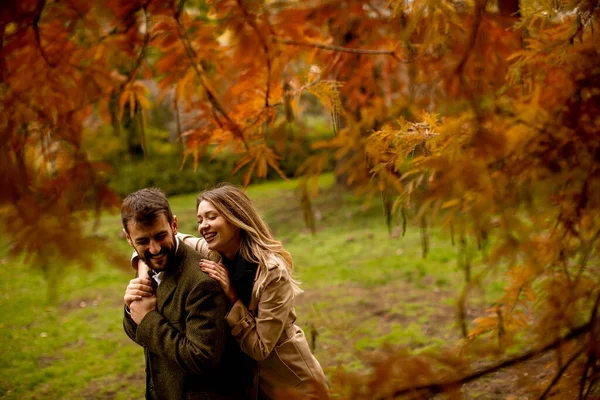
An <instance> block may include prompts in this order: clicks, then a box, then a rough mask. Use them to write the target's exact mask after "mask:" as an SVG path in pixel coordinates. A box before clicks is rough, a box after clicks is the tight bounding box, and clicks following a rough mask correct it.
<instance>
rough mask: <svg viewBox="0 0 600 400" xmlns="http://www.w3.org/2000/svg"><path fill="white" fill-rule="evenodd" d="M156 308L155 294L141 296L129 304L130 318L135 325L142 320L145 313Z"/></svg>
mask: <svg viewBox="0 0 600 400" xmlns="http://www.w3.org/2000/svg"><path fill="white" fill-rule="evenodd" d="M155 309H156V296H152V297H142V298H141V300H136V301H133V302H132V303H131V305H130V306H129V311H130V312H131V319H132V320H133V322H135V323H136V324H137V325H139V324H140V322H142V320H143V319H144V317H145V316H146V314H148V313H149V312H150V311H152V310H155Z"/></svg>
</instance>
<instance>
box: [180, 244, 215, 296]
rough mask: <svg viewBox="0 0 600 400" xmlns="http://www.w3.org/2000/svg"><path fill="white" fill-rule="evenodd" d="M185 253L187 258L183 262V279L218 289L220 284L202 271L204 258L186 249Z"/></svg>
mask: <svg viewBox="0 0 600 400" xmlns="http://www.w3.org/2000/svg"><path fill="white" fill-rule="evenodd" d="M184 251H185V257H184V258H183V260H182V266H181V279H182V280H183V281H189V282H191V283H196V284H202V285H203V286H204V285H208V286H215V288H217V289H218V286H219V285H218V283H217V282H216V281H215V280H214V279H212V278H211V277H210V276H208V275H207V274H206V273H205V272H203V271H202V270H201V269H200V260H201V259H202V256H201V255H200V254H198V253H197V252H195V251H193V250H191V249H185V250H184ZM215 284H216V285H215Z"/></svg>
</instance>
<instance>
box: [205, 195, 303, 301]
mask: <svg viewBox="0 0 600 400" xmlns="http://www.w3.org/2000/svg"><path fill="white" fill-rule="evenodd" d="M203 200H206V201H209V202H210V203H211V204H212V205H213V206H214V207H215V208H216V209H217V211H218V212H219V214H221V216H222V217H223V218H225V220H226V221H227V222H229V223H230V224H232V225H233V226H235V227H237V228H239V229H240V238H241V245H240V249H239V252H240V256H242V257H243V258H244V259H245V260H247V261H250V262H253V263H257V264H258V270H257V275H258V280H257V281H256V285H255V287H254V291H255V293H256V295H257V296H258V295H259V293H260V290H261V289H262V287H263V286H264V284H265V281H266V278H267V268H268V265H269V264H272V263H273V262H278V263H283V264H284V265H285V267H286V268H287V270H288V272H289V275H290V281H291V282H292V288H293V290H294V294H298V293H301V292H302V290H301V289H300V286H299V282H297V281H296V280H295V279H294V277H293V276H292V270H293V265H294V263H293V260H292V256H291V255H290V253H288V252H287V251H286V250H284V248H283V245H282V244H281V242H280V241H279V240H275V239H274V238H273V235H272V234H271V230H270V229H269V227H268V226H267V224H266V223H265V221H264V220H263V219H262V218H261V216H260V214H259V213H258V210H257V209H256V207H255V206H254V204H253V203H252V201H251V200H250V199H249V198H248V196H246V194H245V193H244V192H243V191H242V190H241V189H239V188H238V187H236V186H234V185H232V184H229V183H222V184H219V185H217V186H216V187H214V188H213V189H209V190H205V191H202V192H200V194H199V195H198V198H197V199H196V210H197V209H198V206H199V205H200V203H201V202H202V201H203ZM273 256H275V258H276V260H273ZM279 278H281V275H280V277H279Z"/></svg>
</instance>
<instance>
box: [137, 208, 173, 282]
mask: <svg viewBox="0 0 600 400" xmlns="http://www.w3.org/2000/svg"><path fill="white" fill-rule="evenodd" d="M127 228H128V230H129V233H127V232H125V233H126V235H127V241H128V242H129V244H130V245H131V247H133V248H134V249H135V251H137V253H138V255H139V256H140V258H141V259H142V260H143V261H144V262H145V263H146V264H148V266H149V267H150V268H152V269H153V270H155V271H162V270H164V269H165V268H166V267H167V265H168V264H169V261H170V260H171V259H172V258H173V256H174V255H175V234H176V233H177V217H175V216H173V223H172V224H169V222H168V221H167V217H166V216H165V215H164V214H161V215H160V216H159V217H158V218H157V219H156V220H155V221H154V222H153V223H152V224H151V225H148V226H144V225H143V224H139V223H135V222H134V221H130V222H129V223H128V225H127Z"/></svg>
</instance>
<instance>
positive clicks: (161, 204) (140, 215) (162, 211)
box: [121, 188, 173, 233]
mask: <svg viewBox="0 0 600 400" xmlns="http://www.w3.org/2000/svg"><path fill="white" fill-rule="evenodd" d="M161 215H164V216H165V217H167V221H168V222H169V225H170V224H171V223H172V222H173V212H172V211H171V206H170V205H169V201H168V200H167V196H165V194H164V193H163V192H162V191H161V190H160V189H156V188H146V189H142V190H138V191H137V192H133V193H131V194H130V195H129V196H127V197H125V200H123V205H122V206H121V222H122V223H123V228H124V229H125V232H127V233H129V230H128V229H127V224H128V223H129V221H134V223H136V224H142V225H143V226H149V225H152V224H153V223H154V222H155V221H156V220H157V219H158V218H159V217H160V216H161Z"/></svg>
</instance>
